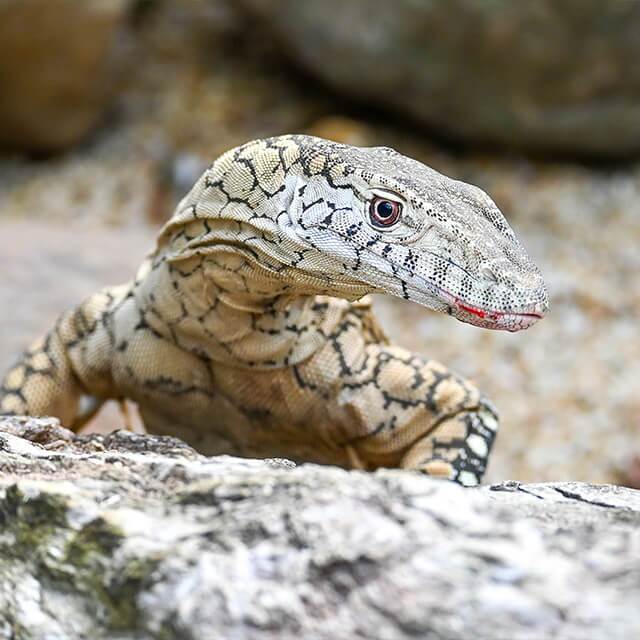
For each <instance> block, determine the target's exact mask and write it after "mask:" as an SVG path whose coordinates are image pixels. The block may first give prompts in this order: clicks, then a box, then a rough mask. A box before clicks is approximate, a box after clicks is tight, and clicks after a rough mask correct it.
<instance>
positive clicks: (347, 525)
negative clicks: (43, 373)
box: [0, 418, 640, 640]
mask: <svg viewBox="0 0 640 640" xmlns="http://www.w3.org/2000/svg"><path fill="white" fill-rule="evenodd" d="M52 428H53V429H54V433H53V435H52V436H47V435H46V433H45V434H44V435H43V433H42V432H47V431H48V430H50V429H52ZM0 470H1V474H0V523H1V527H0V531H1V533H0V638H13V637H20V638H44V637H46V638H51V639H54V638H56V639H57V638H65V639H67V638H85V637H91V638H116V637H117V638H118V639H119V640H126V639H128V638H131V639H133V638H136V639H138V638H163V639H167V638H269V639H275V638H278V639H285V640H286V639H287V638H292V639H293V638H296V639H297V638H327V639H329V638H331V639H332V640H334V639H338V640H340V639H345V640H346V639H347V638H354V637H362V638H381V639H388V640H395V639H402V638H434V639H435V638H447V639H449V640H455V639H458V638H459V639H463V638H464V639H467V638H470V637H473V638H477V639H478V640H495V639H496V638H509V639H510V640H519V639H522V640H524V639H527V640H530V639H532V638H551V637H554V638H571V639H572V640H580V639H584V640H587V639H589V640H593V639H595V638H607V639H608V640H615V639H616V638H620V639H623V638H624V639H625V640H626V639H628V638H636V637H640V618H639V617H638V613H637V612H638V609H637V604H638V598H639V597H640V492H637V491H634V490H631V489H624V488H619V487H612V486H596V485H586V484H579V483H557V484H544V485H542V484H541V485H520V484H518V483H515V482H513V483H504V484H501V485H494V486H490V487H484V488H482V489H479V490H465V489H463V488H461V487H459V486H457V485H453V484H450V483H447V482H443V481H438V480H433V479H430V478H427V477H423V476H420V475H417V474H413V473H409V472H400V471H380V472H377V473H375V474H367V473H363V472H347V471H344V470H341V469H337V468H333V467H320V466H314V465H302V466H300V467H295V465H293V464H292V463H287V462H286V461H282V460H263V461H259V460H248V459H238V458H230V457H225V456H223V457H218V458H206V457H203V456H201V455H199V454H197V453H196V452H195V451H193V450H192V449H190V448H189V447H188V446H186V445H184V444H182V443H181V442H179V441H178V440H175V439H173V438H160V437H152V436H141V435H136V434H130V433H127V432H115V433H113V434H111V435H108V436H104V435H101V436H97V435H93V436H81V437H78V436H73V435H71V434H69V433H64V430H63V429H61V428H60V427H59V426H56V425H55V424H52V423H51V421H40V420H32V419H17V418H16V419H5V420H4V421H2V422H0ZM16 634H18V635H16Z"/></svg>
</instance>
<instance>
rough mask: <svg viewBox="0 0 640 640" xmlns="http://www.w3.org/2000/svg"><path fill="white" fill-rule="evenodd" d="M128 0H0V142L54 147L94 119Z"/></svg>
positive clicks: (109, 79)
mask: <svg viewBox="0 0 640 640" xmlns="http://www.w3.org/2000/svg"><path fill="white" fill-rule="evenodd" d="M129 4H131V0H0V148H9V149H17V150H24V151H34V152H48V151H57V150H60V149H64V148H65V147H67V146H69V145H71V144H73V143H75V142H77V141H78V140H79V139H81V138H82V137H83V136H84V135H85V134H86V133H87V131H88V130H89V129H91V127H93V126H94V125H95V124H96V123H97V121H98V120H99V118H100V116H101V115H102V113H103V112H104V109H105V107H106V105H108V102H109V98H110V97H111V95H112V94H113V91H114V82H113V80H114V77H113V72H114V64H113V62H114V55H113V54H114V51H115V48H116V45H117V41H118V37H117V36H118V34H119V28H120V27H121V25H122V23H123V19H124V17H125V14H126V10H127V8H128V5H129Z"/></svg>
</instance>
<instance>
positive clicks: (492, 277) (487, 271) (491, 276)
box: [479, 265, 498, 284]
mask: <svg viewBox="0 0 640 640" xmlns="http://www.w3.org/2000/svg"><path fill="white" fill-rule="evenodd" d="M479 271H480V275H481V276H482V277H483V278H486V279H487V280H489V281H490V282H493V283H494V284H497V283H498V276H497V275H496V272H495V271H494V270H493V269H492V268H491V267H488V266H486V265H484V266H482V267H480V269H479Z"/></svg>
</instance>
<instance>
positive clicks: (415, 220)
mask: <svg viewBox="0 0 640 640" xmlns="http://www.w3.org/2000/svg"><path fill="white" fill-rule="evenodd" d="M374 292H386V293H390V294H392V295H396V296H399V297H403V298H405V299H409V300H413V301H415V302H418V303H420V304H422V305H425V306H428V307H430V308H432V309H435V310H439V311H445V312H447V313H449V314H451V315H453V316H455V317H456V318H458V319H459V320H462V321H465V322H470V323H472V324H476V325H478V326H482V327H487V328H497V329H506V330H511V331H515V330H519V329H524V328H526V327H528V326H530V325H531V324H532V323H533V322H535V321H536V320H537V319H538V318H540V317H542V316H543V315H544V313H545V312H546V309H547V305H548V303H547V293H546V290H545V287H544V283H543V281H542V278H541V276H540V273H539V271H538V270H537V268H536V267H535V266H534V265H533V264H532V263H531V262H530V260H529V258H528V257H527V255H526V253H525V251H524V249H523V248H522V246H521V245H520V244H519V242H518V240H517V239H516V238H515V236H514V234H513V232H512V230H511V229H510V227H509V225H508V224H507V222H506V221H505V219H504V217H503V216H502V214H501V213H500V211H499V210H498V209H497V207H496V205H495V204H494V203H493V202H492V201H491V199H490V198H489V197H488V196H487V195H486V194H485V193H484V192H482V191H481V190H480V189H478V188H476V187H473V186H471V185H467V184H465V183H462V182H458V181H454V180H451V179H449V178H446V177H445V176H442V175H441V174H439V173H437V172H436V171H434V170H432V169H430V168H428V167H426V166H425V165H422V164H420V163H419V162H417V161H415V160H411V159H410V158H406V157H404V156H402V155H400V154H398V153H397V152H395V151H393V150H391V149H387V148H382V147H379V148H367V149H360V148H355V147H350V146H347V145H342V144H337V143H332V142H329V141H326V140H322V139H319V138H312V137H308V136H281V137H278V138H270V139H266V140H256V141H253V142H250V143H247V144H245V145H243V146H241V147H238V148H236V149H232V150H231V151H229V152H227V153H225V154H224V155H222V156H221V157H220V158H219V159H218V160H216V161H215V162H214V163H213V164H212V166H211V167H210V168H209V169H208V170H207V171H206V172H205V173H204V174H203V176H202V177H201V178H200V179H199V180H198V182H197V183H196V184H195V185H194V187H193V188H192V190H191V192H190V193H189V194H187V196H185V198H184V199H183V200H182V201H181V203H180V204H179V205H178V207H177V209H176V212H175V213H174V215H173V217H172V218H171V219H170V220H169V222H168V223H167V224H166V225H165V227H164V228H163V230H162V231H161V233H160V235H159V237H158V241H157V246H156V249H155V251H153V252H152V253H151V254H150V255H149V256H148V257H147V259H146V260H145V261H144V262H143V264H142V266H141V267H140V269H139V271H138V273H137V275H136V277H135V278H134V280H132V281H131V282H129V283H127V284H125V285H121V286H118V287H110V288H107V289H104V290H103V291H101V292H99V293H97V294H94V295H93V296H90V297H89V298H88V299H87V300H86V301H85V302H84V303H82V304H81V305H80V306H78V307H77V308H75V309H73V310H71V311H69V312H67V313H65V314H63V315H62V316H61V318H60V319H59V320H58V322H57V324H56V326H55V328H54V329H53V330H52V331H51V332H50V333H49V334H48V335H47V336H45V337H44V338H42V339H41V340H39V341H38V342H36V343H35V344H34V345H32V347H31V348H30V349H29V350H28V351H27V352H26V353H25V354H24V356H23V358H22V359H21V360H20V361H19V362H18V364H17V365H16V366H15V367H14V368H13V369H11V370H10V371H9V372H8V374H7V375H6V377H5V379H4V381H3V382H2V386H1V387H0V413H3V412H4V413H15V414H30V415H53V416H57V417H59V418H60V419H61V421H62V422H63V423H64V424H66V425H68V426H71V427H74V426H75V427H77V426H78V425H79V424H81V422H82V420H83V419H84V418H85V417H86V415H87V414H88V413H90V411H91V406H93V407H97V406H99V404H100V403H101V402H103V401H104V400H105V399H107V398H117V399H122V398H129V399H131V400H134V401H135V402H136V403H137V404H138V406H139V409H140V412H141V415H142V418H143V421H144V423H145V426H146V427H147V429H148V430H149V431H152V432H154V433H165V434H172V435H178V436H180V437H182V438H183V439H185V440H186V441H187V442H189V443H191V444H192V445H194V446H195V447H196V448H197V449H199V450H200V451H202V452H204V453H208V454H216V453H233V454H239V455H249V456H284V457H289V458H292V459H295V460H305V461H315V462H321V463H333V464H339V465H341V466H344V467H348V468H353V467H356V468H367V469H374V468H377V467H381V466H399V467H403V468H408V469H420V470H423V471H426V472H428V473H431V474H434V475H439V476H443V477H447V478H451V479H453V480H457V481H458V482H460V483H462V484H465V485H475V484H477V483H478V482H480V480H481V477H482V474H483V472H484V470H485V467H486V462H487V458H488V455H489V452H490V449H491V445H492V443H493V439H494V436H495V433H496V429H497V417H496V414H495V411H494V410H493V408H492V407H491V405H490V404H489V403H488V402H487V400H486V399H485V398H484V397H483V396H482V395H481V394H480V393H479V392H478V390H477V389H476V388H475V387H474V386H473V385H472V384H471V383H469V382H467V381H465V380H463V379H462V378H460V377H458V376H456V375H455V374H453V373H451V372H450V371H448V370H447V369H446V368H445V367H443V366H442V365H441V364H439V363H436V362H434V361H430V360H424V359H422V358H420V357H418V356H416V355H414V354H412V353H410V352H408V351H406V350H404V349H402V348H400V347H397V346H393V345H389V344H388V342H387V340H386V338H385V336H384V334H383V332H382V330H381V329H380V328H379V327H378V325H377V323H376V321H375V318H374V316H373V314H372V313H371V310H370V307H369V304H368V302H367V299H366V297H365V296H366V294H368V293H374ZM87 398H89V399H91V401H92V403H93V405H91V404H89V405H88V404H87V402H86V400H87Z"/></svg>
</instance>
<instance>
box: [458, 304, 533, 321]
mask: <svg viewBox="0 0 640 640" xmlns="http://www.w3.org/2000/svg"><path fill="white" fill-rule="evenodd" d="M456 306H457V307H458V309H462V311H466V312H467V313H470V314H472V315H474V316H477V317H478V318H481V319H483V320H484V319H485V318H487V319H488V320H493V321H496V320H499V319H500V318H501V317H502V316H506V315H511V316H520V317H523V318H538V319H540V318H542V314H540V313H500V312H499V311H484V310H482V309H476V308H475V307H470V306H469V305H466V304H463V303H462V302H460V300H456Z"/></svg>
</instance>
